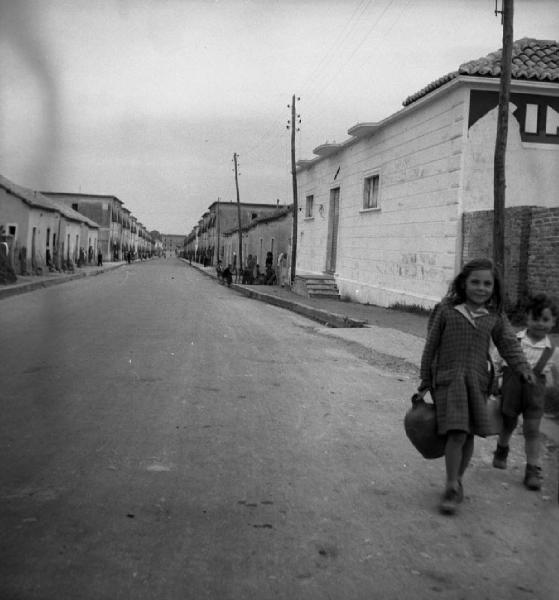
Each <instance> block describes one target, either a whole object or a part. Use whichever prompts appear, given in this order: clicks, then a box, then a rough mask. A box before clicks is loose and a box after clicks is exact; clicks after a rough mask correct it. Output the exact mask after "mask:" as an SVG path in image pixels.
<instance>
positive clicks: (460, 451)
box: [418, 259, 534, 514]
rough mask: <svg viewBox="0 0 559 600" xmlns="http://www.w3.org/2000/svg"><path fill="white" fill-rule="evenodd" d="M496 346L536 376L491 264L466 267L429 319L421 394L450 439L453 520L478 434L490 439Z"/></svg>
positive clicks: (445, 507) (445, 505)
mask: <svg viewBox="0 0 559 600" xmlns="http://www.w3.org/2000/svg"><path fill="white" fill-rule="evenodd" d="M491 340H493V342H494V343H495V346H496V347H497V349H498V351H499V353H500V354H501V356H503V357H504V358H505V359H506V360H507V362H508V364H509V365H510V367H511V368H512V369H513V370H514V371H515V372H516V373H518V375H519V376H520V377H521V378H522V379H523V380H524V381H527V382H530V383H532V382H533V381H534V376H533V374H532V371H531V369H530V366H529V365H528V363H527V361H526V359H525V357H524V354H523V352H522V349H521V348H520V344H519V342H518V340H517V339H516V335H515V333H514V330H513V329H512V327H511V325H510V323H509V321H508V319H507V317H506V315H505V314H504V312H503V291H502V284H501V281H500V278H499V274H498V272H497V270H496V269H495V268H494V266H493V263H492V262H491V261H490V260H488V259H478V260H473V261H471V262H469V263H467V264H466V265H465V266H464V267H463V269H462V271H461V272H460V274H459V275H458V276H457V277H456V278H455V279H454V281H453V282H452V283H451V285H450V287H449V290H448V293H447V294H446V296H445V297H444V298H443V300H442V301H441V302H440V304H438V305H437V306H436V307H435V309H434V310H433V313H432V314H431V317H430V319H429V326H428V333H427V340H426V342H425V348H424V350H423V355H422V357H421V383H420V385H419V390H418V391H420V392H424V391H427V390H429V391H430V392H431V395H432V397H433V400H434V403H435V407H436V412H437V427H438V433H439V434H440V435H444V436H446V446H445V465H446V489H445V492H444V495H443V497H442V500H441V503H440V506H439V508H440V510H441V512H443V513H445V514H454V513H455V512H456V510H457V509H458V505H459V504H460V502H462V500H463V498H464V488H463V485H462V477H463V475H464V473H465V471H466V469H467V467H468V464H469V462H470V459H471V457H472V453H473V450H474V434H475V435H479V436H482V437H485V436H486V435H488V434H489V433H491V432H490V431H489V429H490V427H489V419H488V411H487V397H488V395H489V392H490V390H491V387H492V375H491V369H490V365H491V363H490V359H489V348H490V343H491Z"/></svg>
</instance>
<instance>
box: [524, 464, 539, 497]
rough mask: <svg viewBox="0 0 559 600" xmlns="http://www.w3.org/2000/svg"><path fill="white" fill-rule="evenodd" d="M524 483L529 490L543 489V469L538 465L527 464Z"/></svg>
mask: <svg viewBox="0 0 559 600" xmlns="http://www.w3.org/2000/svg"><path fill="white" fill-rule="evenodd" d="M524 485H525V486H526V487H527V488H528V489H529V490H535V491H537V490H541V488H542V470H541V467H538V466H537V465H526V472H525V473H524Z"/></svg>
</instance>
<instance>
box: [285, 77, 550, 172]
mask: <svg viewBox="0 0 559 600" xmlns="http://www.w3.org/2000/svg"><path fill="white" fill-rule="evenodd" d="M465 85H468V86H470V89H474V88H475V89H478V90H498V89H499V85H500V79H499V78H495V77H475V76H473V75H458V76H457V77H455V78H454V79H451V80H450V81H447V82H446V83H445V84H443V85H442V86H440V87H438V88H436V89H434V90H432V91H431V92H429V93H428V94H425V96H422V97H421V98H418V99H417V100H415V101H414V102H412V103H411V104H408V105H407V106H404V107H403V108H401V109H400V110H398V111H396V112H395V113H393V114H391V115H389V116H388V117H386V119H383V120H382V121H378V122H376V123H374V125H375V126H376V127H375V128H371V131H370V132H369V133H367V134H365V135H362V136H360V137H353V138H350V139H348V140H346V141H344V142H341V143H340V144H338V145H339V146H340V147H339V149H338V150H337V152H336V153H335V154H339V152H341V151H342V150H344V149H345V148H346V147H347V146H350V145H352V144H354V143H356V142H358V141H360V140H363V139H366V138H367V137H371V136H373V135H375V134H377V133H378V132H379V131H380V130H381V129H383V128H384V127H386V126H387V125H389V124H391V123H392V122H393V121H396V120H398V119H399V118H401V117H402V116H404V115H407V114H408V113H411V112H413V111H415V110H417V109H418V108H421V107H422V106H425V105H426V104H429V103H430V102H434V101H435V100H436V99H438V98H439V97H440V96H442V95H444V94H447V93H448V92H450V91H451V90H453V89H454V88H458V87H461V86H465ZM511 91H512V92H515V93H519V94H522V93H526V94H527V93H534V91H539V92H543V91H545V93H546V94H549V95H552V96H559V83H556V82H552V81H534V80H532V79H530V80H524V79H513V80H512V81H511ZM359 126H360V124H359V123H357V124H356V125H354V126H353V127H350V128H349V129H348V133H349V132H350V131H352V130H355V129H356V128H359ZM332 156H334V154H331V155H329V156H317V157H316V158H313V159H310V160H299V161H298V162H297V165H296V166H297V169H296V170H297V172H300V171H306V170H308V169H310V168H312V167H314V166H315V165H316V164H317V163H319V162H321V161H323V160H324V159H325V158H331V157H332Z"/></svg>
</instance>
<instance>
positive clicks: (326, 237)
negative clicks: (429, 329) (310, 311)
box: [186, 38, 559, 308]
mask: <svg viewBox="0 0 559 600" xmlns="http://www.w3.org/2000/svg"><path fill="white" fill-rule="evenodd" d="M500 63H501V51H497V52H494V53H491V54H489V55H487V56H485V57H483V58H481V59H477V60H472V61H469V62H466V63H464V64H462V65H461V66H460V67H459V68H458V69H457V70H456V71H453V72H451V73H448V74H447V75H445V76H443V77H441V78H440V79H437V80H436V81H434V82H432V83H430V84H429V85H427V86H426V87H425V88H423V89H421V90H419V91H418V92H416V93H414V94H412V95H411V96H409V97H408V98H406V99H405V100H404V101H403V108H402V109H401V110H400V111H398V112H396V113H395V114H392V115H390V116H388V117H387V118H385V119H384V120H382V121H379V122H364V123H357V124H355V125H353V126H352V127H350V128H349V129H348V130H347V133H348V136H349V137H348V139H346V140H345V141H343V142H340V143H335V142H326V143H323V144H321V145H319V146H317V147H316V148H315V149H314V150H313V154H314V157H313V158H311V159H306V160H299V161H298V163H297V169H296V172H297V186H298V190H299V200H298V204H299V210H298V211H297V214H296V215H294V217H295V218H296V219H297V232H298V239H297V256H296V280H295V287H294V289H295V290H297V291H301V293H305V289H306V288H305V281H310V280H311V279H315V278H321V277H322V278H330V279H332V280H333V281H335V284H336V286H337V290H338V292H339V294H340V295H341V296H343V297H345V298H349V299H351V300H353V301H356V302H362V303H371V304H375V305H379V306H394V305H408V306H409V305H414V306H421V307H425V308H430V307H432V306H433V305H434V303H436V302H437V301H438V300H439V299H440V298H441V296H443V295H444V294H445V293H446V290H447V287H448V284H449V282H450V281H451V280H452V279H453V278H454V277H455V275H456V273H457V272H458V271H459V270H460V269H461V267H462V265H463V264H464V263H465V262H467V261H468V260H470V259H472V258H476V257H480V256H489V257H491V256H492V253H493V249H492V223H493V186H494V184H493V159H494V151H495V139H496V132H497V112H498V101H499V84H500V73H501V67H500ZM511 92H512V93H511V99H510V104H509V127H508V139H507V154H506V182H507V187H506V208H505V237H506V249H505V251H506V256H505V269H506V273H507V295H508V299H509V302H510V303H512V304H515V303H518V302H519V301H522V299H523V298H524V297H525V296H526V295H527V294H530V293H534V292H537V291H542V290H545V291H547V292H549V293H552V294H555V295H558V296H559V48H558V44H557V42H556V41H553V40H536V39H531V38H523V39H521V40H518V41H516V42H515V43H514V46H513V58H512V83H511ZM225 206H226V205H223V204H222V205H221V207H218V206H217V205H216V204H215V203H214V204H213V205H212V206H210V208H209V209H208V211H207V212H206V213H205V214H204V216H203V217H202V219H201V220H200V221H199V223H198V225H197V226H196V227H194V229H193V230H192V232H191V233H190V234H189V235H188V236H187V239H186V247H187V250H188V251H189V252H190V254H191V256H193V257H195V256H197V257H200V255H202V256H205V257H207V258H206V260H207V261H208V264H215V261H216V260H217V257H219V258H220V259H224V261H225V262H228V263H232V264H235V260H236V252H237V251H236V248H237V247H238V235H239V229H238V226H235V223H234V220H235V216H234V212H235V210H234V208H233V206H230V205H227V215H228V219H227V221H222V223H223V225H224V226H222V228H221V230H220V229H219V226H218V223H219V218H218V215H219V214H220V213H221V214H223V212H224V207H225ZM278 209H279V207H270V206H268V207H267V209H266V210H267V211H269V212H266V213H265V214H264V213H262V214H258V213H257V212H256V211H255V213H253V214H252V215H250V208H249V205H243V208H242V210H243V218H244V220H243V226H242V233H241V235H242V238H243V241H242V244H243V259H244V262H245V264H246V258H247V256H248V254H253V255H254V254H256V256H257V260H258V261H259V262H260V263H262V261H263V257H264V256H265V254H266V251H269V250H272V251H274V254H275V255H276V253H277V252H281V251H285V250H286V249H287V250H288V251H289V252H290V249H291V232H292V221H291V219H292V218H293V215H292V213H291V211H289V210H287V209H284V211H283V212H281V211H278ZM231 215H232V216H231ZM248 215H250V216H251V218H250V219H247V216H248ZM229 217H231V218H229ZM232 222H233V225H232V226H231V227H229V226H230V225H231V223H232ZM225 223H226V225H225ZM280 230H281V232H280ZM220 232H221V233H220ZM290 260H291V259H289V262H290Z"/></svg>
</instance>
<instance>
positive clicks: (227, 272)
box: [221, 265, 233, 287]
mask: <svg viewBox="0 0 559 600" xmlns="http://www.w3.org/2000/svg"><path fill="white" fill-rule="evenodd" d="M221 278H222V279H223V281H224V282H225V283H226V284H227V286H228V287H231V284H232V283H233V273H232V272H231V265H227V266H226V267H225V269H223V271H222V273H221Z"/></svg>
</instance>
